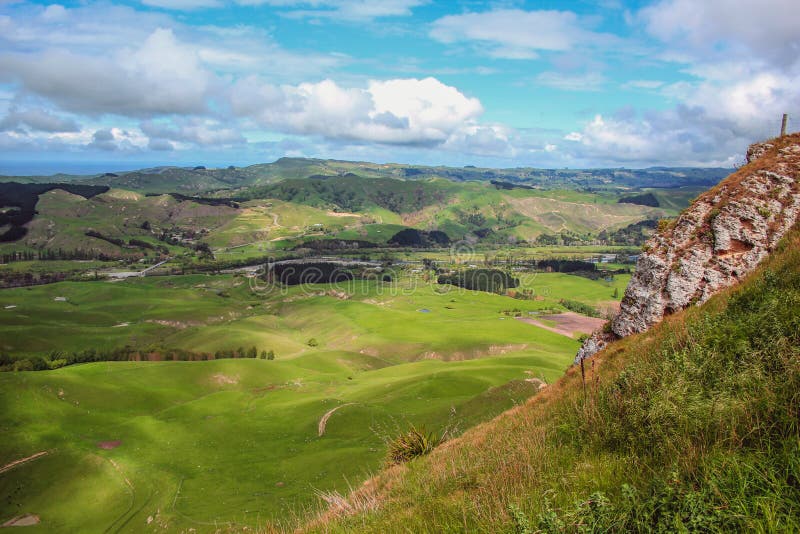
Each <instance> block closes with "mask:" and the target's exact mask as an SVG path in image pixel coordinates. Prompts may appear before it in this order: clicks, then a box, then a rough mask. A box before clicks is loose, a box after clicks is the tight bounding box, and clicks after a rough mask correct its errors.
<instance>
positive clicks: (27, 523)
mask: <svg viewBox="0 0 800 534" xmlns="http://www.w3.org/2000/svg"><path fill="white" fill-rule="evenodd" d="M39 523H40V520H39V516H38V515H35V514H25V515H20V516H17V517H14V518H11V519H9V520H8V521H6V522H5V523H3V524H2V525H0V527H2V528H5V527H32V526H33V525H38V524H39Z"/></svg>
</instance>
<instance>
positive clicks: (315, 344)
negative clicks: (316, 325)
mask: <svg viewBox="0 0 800 534" xmlns="http://www.w3.org/2000/svg"><path fill="white" fill-rule="evenodd" d="M306 345H308V346H309V347H318V346H319V341H317V338H315V337H312V338H311V339H309V340H308V341H306Z"/></svg>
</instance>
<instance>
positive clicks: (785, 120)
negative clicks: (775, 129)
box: [781, 113, 789, 137]
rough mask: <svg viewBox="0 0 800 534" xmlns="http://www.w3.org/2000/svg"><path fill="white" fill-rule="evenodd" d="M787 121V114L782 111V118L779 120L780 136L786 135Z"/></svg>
mask: <svg viewBox="0 0 800 534" xmlns="http://www.w3.org/2000/svg"><path fill="white" fill-rule="evenodd" d="M787 122H789V115H788V114H786V113H784V114H783V120H782V121H781V137H783V136H784V135H786V123H787Z"/></svg>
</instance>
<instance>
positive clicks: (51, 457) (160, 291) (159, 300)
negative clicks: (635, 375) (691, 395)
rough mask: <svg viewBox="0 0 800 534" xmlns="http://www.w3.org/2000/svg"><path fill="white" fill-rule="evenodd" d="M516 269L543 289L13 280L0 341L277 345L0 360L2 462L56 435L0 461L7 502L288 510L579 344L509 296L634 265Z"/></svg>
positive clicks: (113, 514) (480, 408) (73, 518)
mask: <svg viewBox="0 0 800 534" xmlns="http://www.w3.org/2000/svg"><path fill="white" fill-rule="evenodd" d="M521 278H522V282H523V287H525V288H530V289H533V292H534V295H535V297H534V298H533V299H530V300H518V299H513V298H511V297H509V296H505V295H496V294H489V293H481V292H473V291H466V290H461V289H459V288H455V287H451V286H440V285H437V284H432V283H431V282H429V281H426V278H425V275H424V273H423V274H419V273H416V274H415V273H414V272H413V271H403V272H402V274H401V276H398V277H396V278H395V280H394V281H393V282H391V283H389V282H378V281H360V280H356V281H352V282H349V283H347V284H339V285H336V284H332V285H312V286H306V287H299V286H296V287H291V288H282V287H261V286H260V284H255V283H254V282H253V281H252V280H250V279H248V278H245V277H244V276H238V275H217V276H210V275H187V276H170V277H148V278H135V279H128V280H125V281H120V282H108V281H87V282H62V283H57V284H49V285H44V286H38V287H29V288H17V289H7V290H3V291H2V292H0V314H1V315H0V350H2V351H3V352H6V353H8V354H10V355H12V356H24V355H32V354H38V355H45V356H47V355H50V354H57V353H59V352H66V353H68V352H72V351H80V350H85V349H89V348H96V349H114V348H120V347H124V346H135V347H143V348H148V347H151V348H152V349H153V350H159V349H169V348H181V349H186V350H191V351H195V352H206V353H211V354H213V353H214V352H215V351H219V350H235V349H237V348H239V347H243V348H245V349H248V348H250V347H252V346H254V347H256V348H257V350H258V351H259V353H260V352H261V351H269V350H272V351H274V353H275V354H276V358H275V360H263V359H227V360H211V361H197V362H179V361H161V362H99V363H90V364H81V365H73V366H68V367H63V368H61V369H56V370H52V371H38V372H16V373H13V372H12V373H2V374H0V406H3V410H2V413H1V414H0V428H1V429H2V434H3V437H4V439H3V440H2V443H0V465H7V464H9V463H11V462H13V461H15V460H18V459H20V458H25V457H28V456H31V455H33V454H36V453H38V452H41V451H47V454H46V455H43V456H41V457H38V458H36V459H34V460H31V461H29V462H27V463H24V464H21V465H18V466H16V467H14V468H12V469H10V470H7V471H6V472H3V473H0V496H2V499H3V500H2V501H1V502H0V519H1V520H6V519H8V518H10V517H15V516H18V515H22V514H26V513H31V514H36V515H38V516H39V517H40V519H41V523H40V524H39V525H38V526H34V527H29V530H30V531H32V532H36V531H43V532H44V531H46V532H75V531H106V530H110V531H126V532H139V531H142V530H146V529H148V528H150V529H155V528H156V527H158V528H161V527H166V528H167V529H169V530H178V531H180V530H186V529H189V528H194V529H196V530H197V531H200V532H205V531H214V530H216V529H217V528H228V527H231V528H237V529H238V528H243V527H262V528H266V526H267V525H270V524H283V525H284V526H291V525H292V524H293V521H299V520H301V519H302V518H303V517H308V515H309V514H311V513H313V512H314V511H315V510H317V509H319V507H320V506H321V501H320V498H319V493H320V492H331V491H338V492H341V493H346V492H347V491H348V489H349V488H350V487H353V486H356V485H358V484H360V483H361V482H362V481H363V480H365V479H366V478H367V477H369V476H370V474H372V473H374V472H376V471H378V470H379V469H380V468H381V467H382V466H383V464H384V461H385V457H386V442H387V440H388V439H390V438H392V437H394V436H396V435H398V434H399V433H401V432H403V431H405V430H406V429H407V428H409V426H411V425H415V426H418V427H424V428H426V429H427V430H429V431H433V432H436V433H447V434H448V436H455V435H458V434H460V433H461V432H462V431H463V430H465V429H467V428H469V427H471V426H474V425H475V424H477V423H478V422H481V421H485V420H488V419H489V418H491V417H493V416H494V415H496V414H498V413H500V412H501V411H503V410H505V409H508V408H509V407H511V406H514V405H515V404H519V403H521V402H523V401H524V400H525V399H526V398H527V397H529V396H530V395H532V394H534V393H535V392H536V391H537V389H538V387H539V384H540V382H539V380H541V381H544V382H551V381H553V380H555V379H556V378H558V377H559V376H561V374H562V373H563V372H564V369H565V368H566V367H567V366H568V365H569V363H570V362H571V360H572V358H573V355H574V353H575V351H576V349H577V347H578V341H577V340H576V339H573V338H571V337H567V336H564V335H559V334H556V333H553V332H550V331H547V330H544V329H540V328H538V327H536V326H533V325H531V324H527V323H524V322H522V321H517V320H514V319H513V318H512V317H509V316H507V315H505V314H504V313H503V312H504V311H505V310H510V309H516V310H519V311H520V313H521V314H523V315H535V314H537V313H539V312H542V311H547V310H554V309H563V308H561V307H560V305H559V304H558V301H559V299H561V298H566V299H576V300H581V301H582V302H585V303H587V304H590V305H598V304H600V303H602V302H606V301H610V300H612V292H613V290H614V288H615V287H624V284H625V283H626V282H627V276H619V275H618V276H616V277H615V279H614V280H613V281H612V282H607V281H603V280H600V281H592V280H588V279H585V278H580V277H575V276H567V275H562V274H558V273H539V274H536V275H529V276H527V277H526V276H522V277H521ZM312 338H313V340H314V342H312V343H310V341H311V340H312ZM312 345H313V346H312ZM337 407H341V408H340V409H337V410H336V411H335V412H333V413H332V414H331V415H330V416H329V418H328V420H327V425H326V428H325V431H324V433H323V434H322V435H320V420H321V419H322V418H323V416H324V415H325V414H326V413H327V412H329V411H330V410H332V409H334V408H337ZM103 444H105V445H106V446H107V447H112V448H107V449H106V448H102V447H101V446H100V445H103Z"/></svg>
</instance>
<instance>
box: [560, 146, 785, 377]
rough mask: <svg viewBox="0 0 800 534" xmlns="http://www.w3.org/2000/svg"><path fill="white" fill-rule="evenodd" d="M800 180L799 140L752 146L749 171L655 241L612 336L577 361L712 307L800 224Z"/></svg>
mask: <svg viewBox="0 0 800 534" xmlns="http://www.w3.org/2000/svg"><path fill="white" fill-rule="evenodd" d="M799 178H800V134H793V135H790V136H785V137H781V138H779V139H776V140H773V141H772V142H770V143H759V144H755V145H752V146H751V147H750V148H749V149H748V151H747V165H745V166H744V167H742V168H741V169H739V170H738V171H737V172H735V173H734V174H732V175H730V176H729V177H728V178H726V179H725V180H723V181H722V182H721V183H720V184H719V185H717V186H716V187H714V188H713V189H711V190H710V191H708V192H706V193H704V194H703V195H701V196H700V197H699V198H698V199H697V200H695V201H694V202H693V203H692V205H691V206H690V207H689V208H687V209H686V210H685V211H684V212H683V213H682V214H681V215H680V216H679V217H678V218H677V220H675V221H674V223H672V224H671V225H670V226H669V227H667V228H665V229H662V230H661V231H660V232H659V233H658V234H657V235H656V236H654V237H653V238H652V239H650V241H648V243H647V244H646V245H645V247H644V252H643V253H642V255H641V256H640V257H639V261H638V263H637V265H636V271H635V273H634V274H633V277H632V278H631V281H630V283H629V284H628V288H627V289H626V290H625V296H624V297H623V299H622V304H621V307H620V313H619V315H617V317H616V318H615V319H614V320H613V321H612V323H611V332H610V333H596V334H594V335H593V336H592V337H591V338H589V339H588V340H587V341H586V342H585V343H584V345H583V347H581V349H580V351H578V354H577V356H576V358H575V361H576V362H579V361H580V360H581V359H583V358H586V357H589V356H591V355H593V354H595V353H596V352H598V351H599V350H602V348H603V347H604V346H605V345H606V344H607V343H608V342H609V341H611V340H613V339H615V338H619V337H624V336H628V335H630V334H635V333H637V332H643V331H645V330H647V329H648V328H650V327H651V326H652V325H654V324H655V323H657V322H659V321H660V320H661V319H662V318H663V317H664V316H665V315H668V314H670V313H673V312H675V311H678V310H681V309H683V308H686V307H687V306H690V305H693V304H700V303H702V302H705V301H706V300H708V299H709V298H710V297H711V296H712V295H713V294H714V293H716V292H717V291H719V290H720V289H722V288H725V287H728V286H731V285H733V284H735V283H736V282H737V281H738V280H739V279H741V278H742V277H743V276H745V275H746V274H748V273H749V272H751V271H752V270H753V269H754V268H755V267H756V266H757V265H758V264H759V263H760V262H761V261H762V260H763V259H764V258H765V257H766V256H767V255H768V254H769V253H770V252H771V251H772V250H773V249H774V248H775V246H776V245H777V243H778V241H779V240H780V239H781V238H782V237H783V236H784V235H785V234H786V232H788V231H789V229H790V228H791V227H792V226H793V225H794V223H795V222H796V221H797V219H798V216H799V215H800V184H798V179H799Z"/></svg>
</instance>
